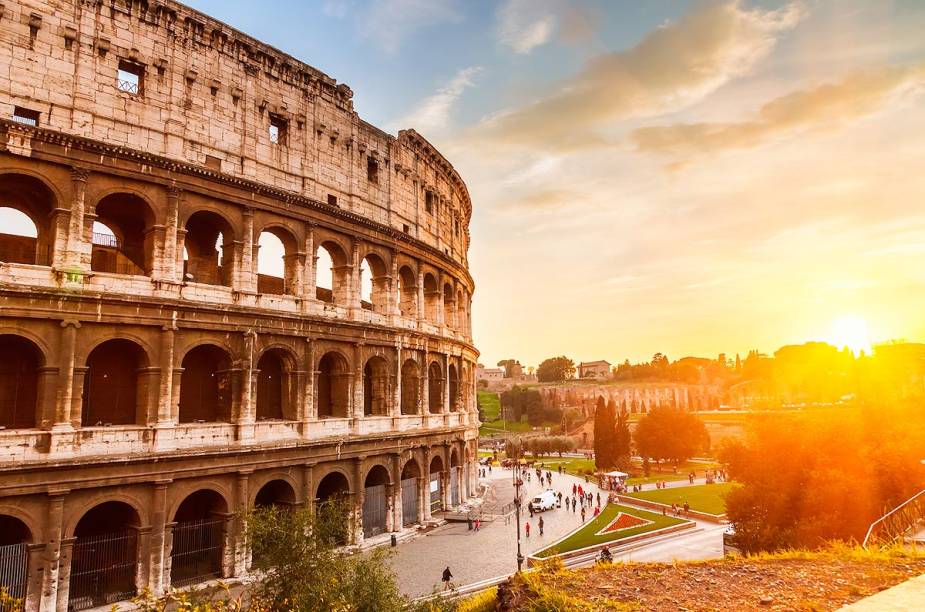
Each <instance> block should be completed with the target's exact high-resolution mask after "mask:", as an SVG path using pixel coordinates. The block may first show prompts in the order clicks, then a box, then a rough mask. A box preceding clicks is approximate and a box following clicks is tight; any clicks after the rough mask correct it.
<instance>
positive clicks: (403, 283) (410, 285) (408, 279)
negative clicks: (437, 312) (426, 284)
mask: <svg viewBox="0 0 925 612" xmlns="http://www.w3.org/2000/svg"><path fill="white" fill-rule="evenodd" d="M398 309H399V311H400V312H401V316H403V317H410V318H414V317H417V316H418V285H417V276H416V275H415V273H414V270H413V269H412V268H411V266H409V265H403V266H401V267H400V268H399V269H398Z"/></svg>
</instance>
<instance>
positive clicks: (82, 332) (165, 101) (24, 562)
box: [0, 0, 478, 611]
mask: <svg viewBox="0 0 925 612" xmlns="http://www.w3.org/2000/svg"><path fill="white" fill-rule="evenodd" d="M351 97H352V92H351V91H350V89H349V88H348V87H347V86H345V85H343V84H337V83H336V82H335V81H334V80H333V79H331V78H330V77H328V76H326V75H324V74H322V73H320V72H319V71H317V70H315V69H314V68H311V67H309V66H307V65H305V64H302V63H301V62H299V61H297V60H295V59H294V58H292V57H290V56H288V55H285V54H283V53H281V52H279V51H277V50H275V49H272V48H270V47H268V46H266V45H264V44H262V43H260V42H258V41H256V40H254V39H252V38H250V37H248V36H246V35H244V34H242V33H240V32H237V31H235V30H233V29H231V28H229V27H228V26H226V25H224V24H222V23H219V22H217V21H215V20H213V19H211V18H209V17H207V16H205V15H203V14H201V13H198V12H196V11H193V10H192V9H189V8H187V7H185V6H183V5H180V4H177V3H175V2H171V1H157V2H155V1H151V2H144V1H141V2H132V1H131V0H106V1H102V0H82V1H80V0H44V1H40V0H12V1H10V0H7V1H4V2H2V3H0V212H3V210H4V209H6V212H10V211H9V209H14V210H16V211H19V213H22V214H24V215H25V216H26V217H28V219H29V220H31V223H32V224H33V225H34V227H35V234H34V235H12V233H10V232H11V231H12V230H10V229H9V228H7V227H5V226H4V227H0V483H2V486H0V582H3V583H5V584H7V586H9V587H11V588H12V589H13V590H14V591H15V592H17V593H19V594H22V595H24V596H25V597H26V601H27V608H28V609H29V610H62V611H63V610H67V609H74V610H76V609H84V608H88V607H92V606H96V605H103V604H106V603H110V602H112V601H118V600H121V599H125V598H128V597H130V596H131V595H132V594H133V593H134V592H136V591H137V590H138V589H140V588H143V587H150V588H151V589H152V590H153V591H154V592H155V593H160V592H163V591H164V590H165V589H166V588H167V587H169V586H170V585H174V586H176V585H188V584H193V583H196V582H201V581H204V580H207V579H210V578H214V577H229V576H240V575H243V574H245V573H246V572H247V571H248V553H247V546H246V543H245V542H244V540H243V536H242V532H241V525H240V516H241V513H242V512H244V511H246V510H248V509H249V508H251V507H253V506H255V505H265V504H274V503H276V504H310V503H313V502H314V501H316V500H319V499H322V500H323V499H326V498H329V497H331V496H334V495H340V496H348V497H349V498H350V499H352V500H353V502H354V509H355V511H354V517H353V521H352V525H353V527H352V530H351V531H352V537H353V538H354V540H355V541H362V540H363V539H364V537H367V538H368V537H377V536H379V534H381V533H385V532H389V531H398V530H401V529H402V528H403V527H408V526H412V525H414V524H416V523H419V522H422V521H426V520H428V519H429V518H430V516H431V512H432V510H436V509H438V508H440V507H446V506H450V505H454V504H457V503H459V502H460V501H462V500H463V499H464V498H465V497H466V496H467V495H468V494H469V493H470V491H471V489H472V488H473V487H474V485H475V451H476V443H477V441H476V440H477V426H478V423H477V417H476V407H475V392H474V388H475V380H474V369H475V364H476V361H477V356H478V353H477V351H476V350H475V348H474V346H473V345H472V340H471V328H470V304H471V296H472V292H473V290H474V286H473V281H472V278H471V276H470V275H469V272H468V269H467V250H468V246H469V235H468V224H469V219H470V216H471V204H470V201H469V196H468V193H467V190H466V187H465V185H464V183H463V182H462V180H461V179H460V177H459V175H458V174H457V173H456V171H455V170H454V169H453V168H452V166H451V165H450V164H449V163H448V162H447V161H446V160H445V159H444V158H443V157H442V156H441V155H440V153H439V152H438V151H436V150H435V149H434V148H433V147H432V146H431V145H430V144H429V143H428V142H427V141H426V140H424V139H423V138H422V137H421V136H419V135H418V134H416V133H415V132H413V131H410V130H409V131H403V132H400V133H399V135H398V137H397V138H395V137H393V136H390V135H389V134H386V133H384V132H382V131H380V130H378V129H376V128H375V127H373V126H371V125H369V124H367V123H365V122H363V121H362V120H361V119H360V118H359V117H358V116H357V115H356V113H355V112H354V111H353V109H352V102H351ZM17 214H18V213H17ZM0 218H2V217H0ZM104 230H106V231H104ZM265 232H268V233H271V234H273V235H274V236H275V237H276V238H278V240H279V241H280V242H281V243H282V245H283V248H284V250H285V255H284V256H283V257H282V261H281V262H280V263H279V266H278V269H279V270H280V272H279V273H277V274H269V273H258V265H259V263H260V257H261V253H260V249H259V242H260V237H261V235H263V234H264V233H265ZM27 234H28V232H27ZM325 253H326V254H327V255H328V256H329V257H330V260H331V262H332V263H331V278H332V282H331V286H329V287H322V286H320V285H319V283H318V279H319V278H320V275H319V273H318V272H319V270H318V268H319V266H318V265H317V261H318V256H319V254H325ZM264 256H266V255H264ZM363 268H366V269H368V270H369V271H370V275H371V285H372V290H371V292H368V293H366V292H364V289H363V287H364V285H366V284H367V283H364V281H363V279H362V275H361V269H363Z"/></svg>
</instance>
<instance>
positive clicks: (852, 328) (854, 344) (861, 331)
mask: <svg viewBox="0 0 925 612" xmlns="http://www.w3.org/2000/svg"><path fill="white" fill-rule="evenodd" d="M829 341H830V342H831V343H832V344H834V345H835V346H837V347H838V348H844V347H847V348H848V349H850V350H851V352H852V353H854V354H855V355H857V354H860V352H861V351H864V352H865V353H868V354H869V353H870V332H869V330H868V328H867V321H865V320H864V319H863V318H861V317H859V316H856V315H844V316H841V317H839V318H837V319H835V321H833V322H832V334H831V336H830V338H829Z"/></svg>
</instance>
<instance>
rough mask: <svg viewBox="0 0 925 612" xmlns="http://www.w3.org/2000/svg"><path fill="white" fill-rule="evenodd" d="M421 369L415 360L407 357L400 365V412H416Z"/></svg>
mask: <svg viewBox="0 0 925 612" xmlns="http://www.w3.org/2000/svg"><path fill="white" fill-rule="evenodd" d="M420 384H421V371H420V368H418V364H417V362H415V361H414V360H413V359H408V360H407V361H405V363H403V364H402V366H401V413H402V414H417V413H418V410H419V408H418V404H419V403H420V401H419V399H420V398H419V395H418V394H419V389H420Z"/></svg>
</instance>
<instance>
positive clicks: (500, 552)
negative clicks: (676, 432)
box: [390, 468, 723, 597]
mask: <svg viewBox="0 0 925 612" xmlns="http://www.w3.org/2000/svg"><path fill="white" fill-rule="evenodd" d="M483 481H488V482H489V483H490V484H491V485H492V488H493V489H494V497H495V499H496V502H495V503H500V504H505V503H508V502H509V501H512V500H513V498H514V486H513V481H512V473H511V470H506V469H502V468H494V469H493V470H492V473H491V475H490V476H489V477H488V478H486V479H483ZM552 481H553V486H552V488H553V490H556V491H562V495H563V497H565V494H566V491H568V494H569V495H571V492H572V484H573V483H575V484H579V483H580V484H581V485H582V487H583V488H585V489H586V490H589V491H591V493H593V494H595V495H596V494H597V492H598V488H597V486H596V485H595V484H594V482H593V481H592V482H590V483H587V484H585V482H584V480H583V479H581V478H577V477H575V476H570V475H567V474H558V473H556V472H553V479H552ZM682 482H683V483H686V482H687V481H682ZM649 488H654V485H652V486H651V487H650V486H647V487H646V489H649ZM541 490H542V488H541V487H540V485H539V483H538V482H537V479H536V474H535V473H533V479H532V481H531V482H526V483H525V492H524V496H525V498H529V497H532V496H533V495H535V494H536V493H538V492H539V491H541ZM606 494H607V492H606V491H602V492H601V497H602V498H603V497H604V496H605V495H606ZM591 514H592V513H591V512H588V514H587V518H588V520H590V519H591ZM538 516H542V517H543V520H544V522H545V529H544V535H542V536H540V535H539V528H538V526H537V518H534V519H532V520H530V523H531V532H530V537H529V538H526V537H522V540H521V544H522V551H523V554H524V556H526V555H528V554H529V553H531V552H534V551H536V550H539V549H540V548H543V547H544V546H546V545H548V544H551V543H552V542H553V541H555V540H557V539H559V538H560V537H562V536H563V535H565V534H566V533H568V532H570V531H572V530H573V529H575V528H576V527H579V526H580V524H581V509H580V508H579V510H578V512H572V511H570V510H566V509H565V505H564V503H563V506H562V508H556V509H553V510H549V511H547V512H544V513H542V514H541V515H538ZM529 517H530V515H529V513H524V514H523V515H522V518H521V520H522V521H526V520H528V519H529ZM698 527H702V528H703V529H704V531H703V532H699V531H698V532H697V533H693V534H686V535H684V536H679V537H678V538H677V539H672V540H671V541H670V542H662V543H659V544H653V545H652V546H651V549H652V550H649V548H650V547H645V548H640V549H637V550H635V551H632V552H630V553H627V554H626V555H625V556H620V557H618V558H621V559H622V558H624V557H625V558H626V559H627V560H637V561H671V560H672V559H709V558H717V557H722V554H723V550H722V531H723V528H722V527H717V526H716V525H715V524H712V523H698ZM390 563H391V565H392V567H393V569H394V570H395V573H396V576H397V579H398V586H399V588H400V589H401V590H402V592H403V593H405V594H406V595H409V596H414V597H417V596H420V595H427V594H430V593H431V592H433V591H434V589H436V588H439V586H440V575H441V573H442V571H443V568H444V567H446V566H447V565H449V566H450V571H452V572H453V583H454V584H457V585H467V584H472V583H474V582H480V581H482V580H488V579H490V578H495V577H497V576H502V575H506V574H510V573H512V572H514V571H516V570H517V533H516V530H515V527H514V520H513V517H512V518H511V519H510V521H508V522H506V521H505V520H503V519H501V520H496V521H494V522H491V523H483V525H482V529H481V531H479V532H477V533H476V532H473V531H469V530H468V528H467V525H466V524H465V523H449V524H447V525H444V526H442V527H439V528H437V529H435V530H434V531H432V532H430V533H429V534H427V535H425V536H421V537H417V538H414V539H412V540H410V541H407V542H403V543H401V544H399V545H398V547H397V548H396V549H395V550H394V554H393V555H392V556H391V557H390Z"/></svg>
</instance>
